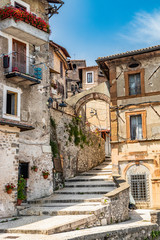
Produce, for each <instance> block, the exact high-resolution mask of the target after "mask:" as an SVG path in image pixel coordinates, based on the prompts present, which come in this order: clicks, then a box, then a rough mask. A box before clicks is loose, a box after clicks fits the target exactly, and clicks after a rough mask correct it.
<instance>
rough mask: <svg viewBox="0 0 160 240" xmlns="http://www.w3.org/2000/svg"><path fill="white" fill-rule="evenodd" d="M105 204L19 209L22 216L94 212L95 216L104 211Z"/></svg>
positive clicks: (87, 213)
mask: <svg viewBox="0 0 160 240" xmlns="http://www.w3.org/2000/svg"><path fill="white" fill-rule="evenodd" d="M106 209H107V206H103V205H99V206H69V207H65V208H64V207H51V206H49V207H44V206H39V207H35V206H34V207H31V208H28V209H25V210H22V211H20V214H21V215H22V216H33V215H34V216H42V215H49V216H60V215H89V214H94V215H95V216H98V215H100V214H101V213H105V211H106Z"/></svg>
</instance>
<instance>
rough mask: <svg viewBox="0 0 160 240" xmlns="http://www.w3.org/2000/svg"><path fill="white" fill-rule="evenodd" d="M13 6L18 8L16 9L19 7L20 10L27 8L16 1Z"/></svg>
mask: <svg viewBox="0 0 160 240" xmlns="http://www.w3.org/2000/svg"><path fill="white" fill-rule="evenodd" d="M15 8H18V9H20V10H22V11H26V10H27V8H26V7H24V6H22V5H21V4H19V3H17V2H15Z"/></svg>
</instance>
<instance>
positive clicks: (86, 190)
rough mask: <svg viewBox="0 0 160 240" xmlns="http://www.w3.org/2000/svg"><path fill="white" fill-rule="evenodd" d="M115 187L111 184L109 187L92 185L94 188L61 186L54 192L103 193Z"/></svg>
mask: <svg viewBox="0 0 160 240" xmlns="http://www.w3.org/2000/svg"><path fill="white" fill-rule="evenodd" d="M113 189H115V188H114V187H113V186H110V187H99V186H98V187H94V188H90V187H89V188H88V187H86V188H84V187H82V188H76V187H75V188H72V187H71V188H63V189H61V190H58V191H55V193H54V194H55V195H56V194H85V193H86V194H105V193H108V192H110V191H112V190H113Z"/></svg>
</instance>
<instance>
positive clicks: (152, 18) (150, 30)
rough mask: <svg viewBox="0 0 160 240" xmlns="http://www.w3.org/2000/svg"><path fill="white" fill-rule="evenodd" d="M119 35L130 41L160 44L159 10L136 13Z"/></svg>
mask: <svg viewBox="0 0 160 240" xmlns="http://www.w3.org/2000/svg"><path fill="white" fill-rule="evenodd" d="M120 35H121V37H122V38H125V39H127V40H129V41H130V42H132V43H137V42H139V43H140V42H141V43H147V44H151V43H156V44H157V43H159V44H160V11H155V12H153V13H147V12H140V13H137V14H136V15H135V17H134V18H133V21H132V22H130V23H129V24H128V26H127V27H126V29H125V33H123V34H120Z"/></svg>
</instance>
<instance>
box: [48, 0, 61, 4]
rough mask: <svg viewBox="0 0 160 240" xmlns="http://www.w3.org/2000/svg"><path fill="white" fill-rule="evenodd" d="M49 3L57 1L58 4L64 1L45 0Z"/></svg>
mask: <svg viewBox="0 0 160 240" xmlns="http://www.w3.org/2000/svg"><path fill="white" fill-rule="evenodd" d="M47 1H48V2H49V3H59V4H62V3H64V2H63V1H61V0H47Z"/></svg>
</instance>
